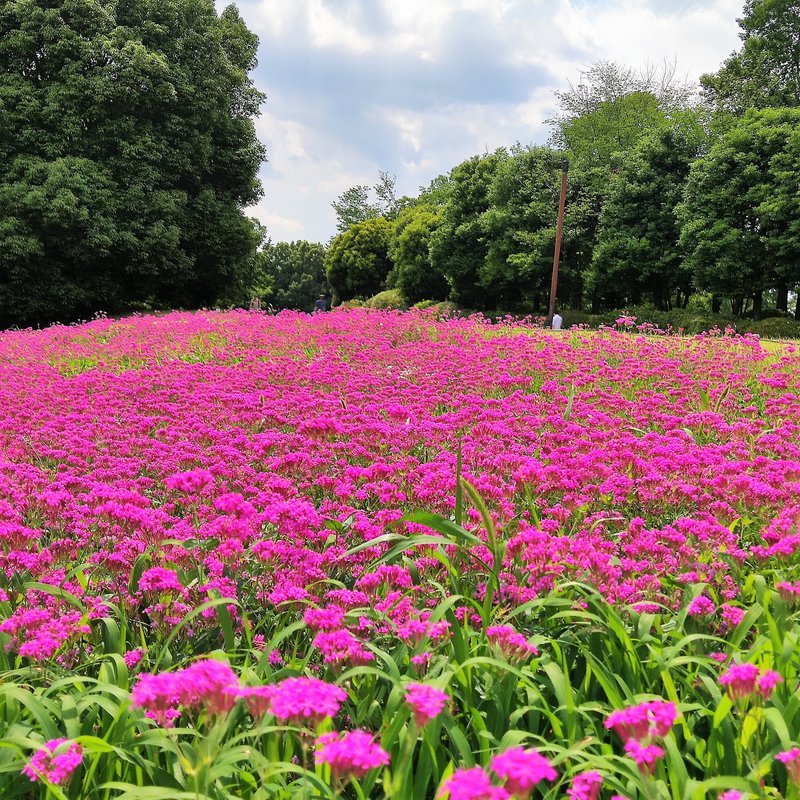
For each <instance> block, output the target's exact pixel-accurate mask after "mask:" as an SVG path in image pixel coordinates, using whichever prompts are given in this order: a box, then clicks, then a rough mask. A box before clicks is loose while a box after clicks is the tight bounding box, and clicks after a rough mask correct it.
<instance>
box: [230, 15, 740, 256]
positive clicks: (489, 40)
mask: <svg viewBox="0 0 800 800" xmlns="http://www.w3.org/2000/svg"><path fill="white" fill-rule="evenodd" d="M225 5H227V2H225V1H224V0H223V1H222V2H220V1H219V0H218V1H217V7H218V10H222V8H223V7H224V6H225ZM236 5H237V6H238V7H239V10H240V13H241V15H242V17H243V18H244V20H245V22H246V23H247V25H248V27H249V28H250V29H251V30H252V31H254V32H255V33H256V34H258V36H259V38H260V45H259V65H258V67H257V69H256V70H255V71H254V73H253V80H254V83H255V85H256V86H257V88H259V89H260V90H261V91H263V92H265V93H266V95H267V99H266V101H265V103H264V105H263V107H262V113H261V116H260V117H259V118H258V120H257V121H256V130H257V133H258V137H259V139H260V140H261V141H262V142H263V143H264V144H265V145H266V147H267V153H268V156H267V157H268V162H267V163H265V164H264V166H263V167H262V170H261V180H262V183H263V186H264V197H263V199H262V200H261V201H260V202H259V203H258V204H257V205H256V206H254V207H252V208H250V209H249V210H248V212H247V213H248V214H250V215H251V216H254V217H256V218H257V219H259V220H260V221H261V222H262V223H263V224H264V225H266V227H267V229H268V232H269V236H270V239H271V240H272V241H273V242H279V241H293V240H298V239H306V240H308V241H317V242H323V243H326V242H327V241H328V240H329V239H330V238H331V236H333V235H334V234H335V233H336V215H335V213H334V211H333V209H332V207H331V203H332V202H333V201H334V200H335V199H336V198H337V197H338V196H339V195H341V194H342V192H344V191H345V190H346V189H348V188H349V187H351V186H355V185H357V184H366V185H369V186H372V185H374V184H375V183H376V181H377V180H378V172H379V170H385V171H387V172H389V173H390V174H392V175H395V176H396V179H397V182H396V189H397V194H398V196H401V195H410V196H415V195H416V194H417V193H418V191H419V188H420V187H421V186H427V185H428V184H429V183H430V182H431V181H432V180H433V179H434V178H436V177H437V176H438V175H442V174H446V173H447V172H449V171H450V170H451V169H452V168H453V167H454V166H456V165H457V164H459V163H460V162H461V161H464V160H465V159H467V158H469V157H471V156H473V155H476V154H479V153H484V152H487V151H492V150H494V149H496V148H497V147H503V146H506V147H510V146H511V145H513V144H514V143H515V142H520V143H521V144H523V145H527V144H544V143H545V142H546V141H547V139H548V137H549V135H550V126H548V125H547V124H546V122H545V120H547V119H548V118H550V117H552V116H553V114H554V112H555V111H556V109H557V104H556V99H555V96H554V91H555V90H558V89H564V88H566V87H567V86H568V84H569V83H570V82H571V83H573V84H574V83H578V82H579V81H580V76H581V71H582V70H585V69H586V68H587V67H588V66H589V65H591V64H592V63H593V62H595V61H597V60H598V59H607V60H612V61H616V62H617V63H619V64H622V65H625V66H630V67H635V68H642V67H645V66H646V65H647V64H651V65H659V64H661V63H662V62H664V61H666V62H667V63H672V62H673V61H674V62H675V63H676V66H677V75H678V76H679V77H680V78H681V79H684V80H687V81H691V82H696V81H697V79H698V78H699V76H700V75H702V74H703V73H704V72H713V71H715V70H716V69H717V68H718V67H719V65H720V64H721V62H722V61H723V59H724V58H726V57H727V56H728V55H729V54H730V53H731V52H733V51H734V50H736V49H738V47H739V45H740V40H739V37H738V33H739V28H738V25H737V23H736V18H737V17H738V16H740V15H741V12H742V8H743V5H744V0H237V2H236Z"/></svg>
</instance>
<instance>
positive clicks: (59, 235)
mask: <svg viewBox="0 0 800 800" xmlns="http://www.w3.org/2000/svg"><path fill="white" fill-rule="evenodd" d="M256 45H257V39H256V37H255V36H253V34H252V33H250V31H248V30H247V28H246V26H245V25H244V23H243V22H242V20H241V18H240V17H239V15H238V12H237V11H236V10H235V9H233V8H232V7H231V8H228V9H226V10H225V11H224V12H223V13H222V15H221V16H217V14H216V12H215V10H214V6H213V3H212V2H210V0H191V1H190V0H163V2H155V0H118V2H110V0H62V1H61V2H56V3H50V2H44V0H15V1H14V2H8V3H4V4H3V6H2V8H0V220H2V223H0V268H2V269H0V324H11V323H17V324H28V323H46V322H50V321H52V320H54V319H60V320H62V321H70V320H71V319H74V318H75V317H76V316H78V315H90V314H92V313H93V312H95V311H97V310H100V309H102V310H105V311H110V312H115V311H121V310H125V309H127V308H131V307H136V306H137V304H142V303H147V304H152V305H181V306H193V305H194V306H196V305H201V304H211V303H213V302H215V301H217V300H218V299H220V298H222V297H230V296H233V295H237V294H240V293H241V292H243V291H244V290H245V285H246V283H247V282H248V281H249V280H250V274H249V273H250V270H251V269H252V267H253V264H254V262H253V257H254V253H255V248H256V246H257V244H258V235H257V234H256V232H255V231H254V229H253V224H252V223H251V222H250V221H249V220H248V219H246V218H245V217H244V215H243V214H242V211H241V209H242V207H243V206H245V205H248V204H251V203H252V202H254V201H255V200H256V199H257V198H258V197H259V195H260V185H259V183H258V180H257V177H256V175H257V172H258V168H259V166H260V163H261V161H262V160H263V157H264V149H263V147H262V146H261V145H260V144H259V143H258V141H257V140H256V138H255V131H254V127H253V122H252V118H253V116H254V115H255V114H256V113H257V111H258V108H259V106H260V104H261V101H262V100H263V97H262V95H261V94H260V93H259V92H257V91H255V90H254V89H253V87H252V83H251V81H250V79H249V77H248V74H247V73H248V71H249V70H251V69H252V68H253V66H254V65H255V52H256Z"/></svg>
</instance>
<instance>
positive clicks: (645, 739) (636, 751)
mask: <svg viewBox="0 0 800 800" xmlns="http://www.w3.org/2000/svg"><path fill="white" fill-rule="evenodd" d="M677 718H678V709H677V708H676V707H675V704H674V703H671V702H668V701H666V700H650V701H648V702H645V703H639V704H638V705H634V706H628V707H627V708H621V709H617V710H616V711H612V712H611V713H610V714H609V715H608V717H607V718H606V721H605V723H604V724H605V727H606V728H607V729H609V730H614V731H615V732H616V733H617V735H618V736H619V737H620V739H622V741H623V743H624V745H625V752H626V753H627V755H629V756H630V757H631V758H632V759H633V760H634V761H635V762H636V765H637V766H638V767H639V769H640V771H641V772H644V773H652V772H653V771H654V770H655V766H656V762H657V761H658V759H659V758H661V757H662V756H663V755H664V750H663V749H662V748H661V747H660V746H659V745H657V744H655V741H656V740H657V739H659V738H662V737H664V736H666V735H667V734H668V733H669V731H670V730H671V729H672V726H673V725H674V724H675V720H676V719H677Z"/></svg>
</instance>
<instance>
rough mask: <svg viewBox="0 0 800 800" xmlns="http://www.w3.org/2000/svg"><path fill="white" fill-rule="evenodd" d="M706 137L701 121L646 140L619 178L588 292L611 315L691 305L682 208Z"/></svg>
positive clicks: (687, 121) (603, 219)
mask: <svg viewBox="0 0 800 800" xmlns="http://www.w3.org/2000/svg"><path fill="white" fill-rule="evenodd" d="M705 138H706V135H705V131H704V129H703V127H702V125H700V124H699V122H698V120H697V117H696V116H695V115H692V114H687V115H685V116H684V117H683V119H681V121H680V122H679V123H676V124H673V125H670V126H669V127H667V128H663V129H661V130H659V131H657V132H656V133H654V134H652V136H650V137H648V138H647V139H645V140H643V141H642V142H641V143H640V144H639V145H638V146H637V148H636V149H635V150H634V151H633V152H632V153H630V154H629V155H628V156H627V157H626V158H625V159H624V160H623V163H622V165H621V167H620V169H619V170H618V171H617V172H616V173H615V174H614V175H613V176H612V180H611V184H610V190H609V195H608V198H607V200H606V202H605V205H604V207H603V211H602V214H601V216H600V225H599V228H598V232H597V245H596V247H595V250H594V255H593V259H592V268H591V270H590V272H589V274H588V275H587V284H588V287H587V288H588V289H589V291H590V292H592V294H594V295H599V297H600V302H601V303H602V304H603V305H605V306H607V307H609V308H622V307H623V306H625V305H628V304H632V305H638V304H639V303H641V302H643V301H645V300H646V301H650V302H652V303H653V304H654V305H656V306H657V307H658V308H661V309H664V310H666V309H669V308H671V307H672V304H673V302H675V303H677V304H679V305H681V304H685V302H686V301H687V300H688V297H689V294H690V292H691V285H692V275H691V270H689V269H688V268H687V267H686V266H685V264H683V263H682V259H681V256H680V253H679V247H678V239H679V235H680V228H679V225H678V220H677V218H676V216H675V207H676V206H677V205H678V203H679V202H680V201H681V199H682V197H683V191H684V188H685V185H686V181H687V179H688V177H689V169H690V167H691V164H692V163H693V161H694V160H695V159H696V158H697V157H698V156H699V155H700V152H701V148H702V147H703V145H704V141H705Z"/></svg>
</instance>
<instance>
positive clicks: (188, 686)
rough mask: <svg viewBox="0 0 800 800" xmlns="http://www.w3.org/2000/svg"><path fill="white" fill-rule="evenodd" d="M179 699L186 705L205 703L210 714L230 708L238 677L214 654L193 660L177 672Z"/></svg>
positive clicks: (235, 699)
mask: <svg viewBox="0 0 800 800" xmlns="http://www.w3.org/2000/svg"><path fill="white" fill-rule="evenodd" d="M178 675H179V677H180V700H181V703H182V704H183V705H184V706H186V707H188V708H194V707H200V706H202V707H205V709H206V710H207V711H208V713H209V714H224V713H226V712H228V711H230V710H231V709H232V708H233V707H234V705H236V701H237V699H238V698H239V690H240V685H239V678H238V677H237V675H236V673H235V672H234V671H233V670H232V669H231V668H230V667H229V666H228V665H227V664H225V663H223V662H222V661H217V660H216V659H213V658H208V659H204V660H202V661H196V662H195V663H194V664H192V665H191V666H189V667H186V669H183V670H181V671H180V672H179V673H178Z"/></svg>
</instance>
